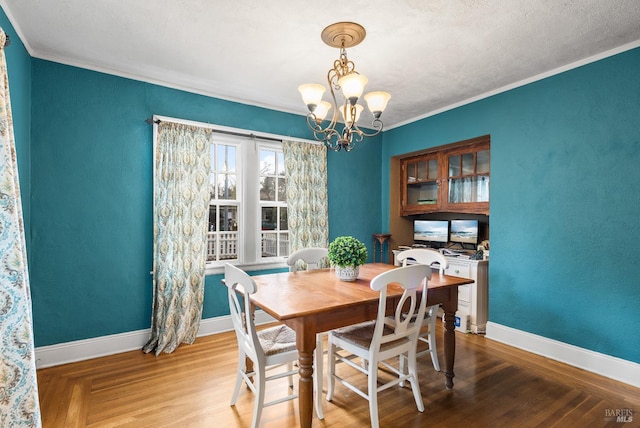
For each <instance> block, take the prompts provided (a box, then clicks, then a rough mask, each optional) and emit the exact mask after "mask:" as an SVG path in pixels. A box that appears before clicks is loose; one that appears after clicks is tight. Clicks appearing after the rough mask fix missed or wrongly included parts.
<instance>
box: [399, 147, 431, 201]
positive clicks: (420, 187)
mask: <svg viewBox="0 0 640 428" xmlns="http://www.w3.org/2000/svg"><path fill="white" fill-rule="evenodd" d="M406 174H407V175H406V177H405V178H406V184H407V200H406V203H407V205H437V203H438V159H437V158H433V159H425V158H422V159H419V160H416V161H413V162H408V163H407V164H406Z"/></svg>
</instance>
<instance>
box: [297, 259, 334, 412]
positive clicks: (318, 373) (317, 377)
mask: <svg viewBox="0 0 640 428" xmlns="http://www.w3.org/2000/svg"><path fill="white" fill-rule="evenodd" d="M328 254H329V250H328V249H326V248H319V247H310V248H302V249H300V250H297V251H294V252H293V253H291V254H290V255H289V257H288V258H287V265H288V266H289V271H290V272H298V271H301V270H314V269H321V268H323V267H325V266H326V267H329V259H328V258H327V256H328ZM326 335H327V333H318V334H317V335H316V351H315V353H314V354H313V365H314V366H315V367H314V376H313V381H314V388H315V392H316V393H315V394H314V399H315V403H314V406H315V408H316V413H317V414H318V418H319V419H324V413H323V411H322V391H323V387H324V355H325V352H324V344H323V341H324V338H325V337H326Z"/></svg>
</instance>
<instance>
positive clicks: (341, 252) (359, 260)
mask: <svg viewBox="0 0 640 428" xmlns="http://www.w3.org/2000/svg"><path fill="white" fill-rule="evenodd" d="M328 257H329V261H330V262H331V264H332V265H333V266H334V267H335V269H336V275H337V277H338V278H339V279H340V280H342V281H355V280H356V279H357V278H358V271H359V268H358V266H360V265H361V264H364V263H366V261H367V247H366V246H365V245H364V244H363V243H362V242H361V241H359V240H357V239H356V238H354V237H353V236H338V237H337V238H336V239H334V240H333V242H331V243H330V244H329V254H328Z"/></svg>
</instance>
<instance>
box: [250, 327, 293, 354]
mask: <svg viewBox="0 0 640 428" xmlns="http://www.w3.org/2000/svg"><path fill="white" fill-rule="evenodd" d="M257 334H258V339H259V340H260V345H262V349H264V354H265V355H266V356H269V355H276V354H281V353H283V352H290V351H295V350H296V333H295V331H293V330H291V329H290V328H289V327H287V326H286V325H278V326H275V327H270V328H266V329H264V330H260V331H258V333H257Z"/></svg>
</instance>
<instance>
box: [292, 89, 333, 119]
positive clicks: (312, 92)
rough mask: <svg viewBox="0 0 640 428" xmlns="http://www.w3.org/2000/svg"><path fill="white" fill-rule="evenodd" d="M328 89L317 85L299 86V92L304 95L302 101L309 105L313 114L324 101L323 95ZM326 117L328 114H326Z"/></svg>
mask: <svg viewBox="0 0 640 428" xmlns="http://www.w3.org/2000/svg"><path fill="white" fill-rule="evenodd" d="M326 90H327V89H326V88H325V87H324V86H322V85H319V84H317V83H306V84H304V85H300V86H298V91H300V95H302V101H303V102H304V103H305V104H306V105H307V108H308V109H309V111H310V112H311V113H313V112H314V111H315V109H316V107H317V106H318V104H320V102H321V101H322V95H324V92H325V91H326ZM325 115H326V113H325Z"/></svg>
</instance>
